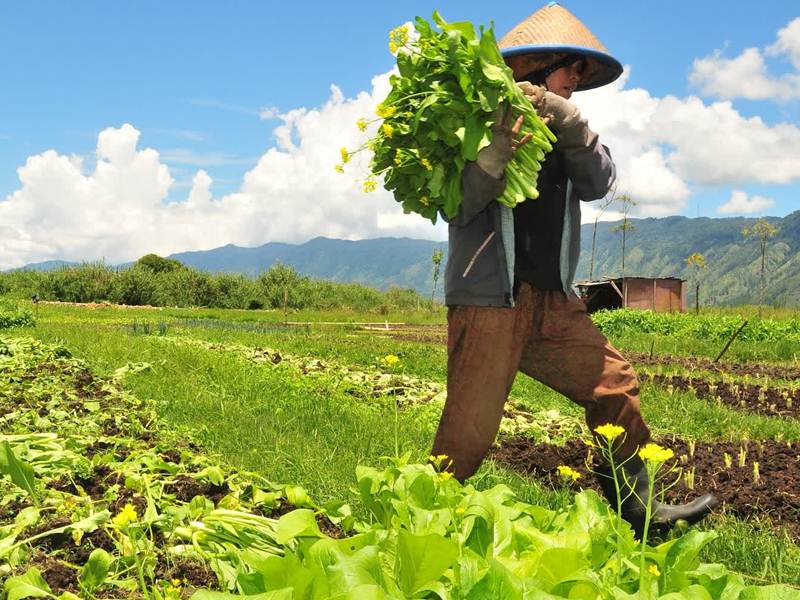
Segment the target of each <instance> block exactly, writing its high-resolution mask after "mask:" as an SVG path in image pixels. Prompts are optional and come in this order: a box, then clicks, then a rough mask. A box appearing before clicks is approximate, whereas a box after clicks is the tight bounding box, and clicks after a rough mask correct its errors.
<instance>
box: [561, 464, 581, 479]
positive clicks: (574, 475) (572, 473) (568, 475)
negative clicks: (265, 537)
mask: <svg viewBox="0 0 800 600" xmlns="http://www.w3.org/2000/svg"><path fill="white" fill-rule="evenodd" d="M558 474H559V475H561V477H563V478H564V479H571V480H572V481H577V480H578V479H580V477H581V474H580V473H578V472H577V471H576V470H575V469H572V468H571V467H568V466H566V465H560V466H559V467H558Z"/></svg>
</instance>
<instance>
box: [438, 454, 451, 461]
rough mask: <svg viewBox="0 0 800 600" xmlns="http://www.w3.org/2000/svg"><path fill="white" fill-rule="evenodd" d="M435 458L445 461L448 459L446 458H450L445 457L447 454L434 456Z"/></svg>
mask: <svg viewBox="0 0 800 600" xmlns="http://www.w3.org/2000/svg"><path fill="white" fill-rule="evenodd" d="M436 458H437V459H438V460H447V459H448V458H450V457H449V456H447V454H437V455H436Z"/></svg>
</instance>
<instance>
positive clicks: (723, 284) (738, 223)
mask: <svg viewBox="0 0 800 600" xmlns="http://www.w3.org/2000/svg"><path fill="white" fill-rule="evenodd" d="M409 218H411V217H409ZM768 220H769V221H770V223H772V224H773V225H775V226H776V227H778V228H779V231H778V233H777V235H776V236H775V237H774V238H772V239H771V240H770V241H769V245H768V251H767V269H768V288H767V291H766V294H765V298H766V300H767V302H768V303H771V304H778V305H785V306H800V211H796V212H794V213H792V214H790V215H788V216H786V217H784V218H769V219H768ZM754 222H755V219H746V218H742V217H737V218H727V219H712V218H696V219H690V218H686V217H667V218H661V219H634V220H632V223H633V230H631V231H629V232H628V236H627V248H626V257H625V272H626V274H627V275H639V276H648V277H651V276H678V277H684V278H687V279H688V278H689V276H690V273H689V269H688V268H687V266H686V257H687V256H689V255H690V254H692V253H694V252H699V253H701V254H703V256H704V257H705V258H706V260H707V262H708V268H707V269H706V273H705V275H704V283H703V292H702V293H701V296H702V297H703V302H704V303H715V304H739V303H744V302H755V301H756V300H757V297H758V295H757V291H758V281H759V266H760V252H759V245H758V242H757V241H756V240H754V239H748V238H744V237H743V236H742V228H743V227H745V226H747V225H752V224H753V223H754ZM617 224H618V222H617V223H609V222H601V223H599V224H598V225H597V247H596V251H595V267H594V276H595V278H599V277H603V276H616V275H619V273H620V270H621V260H620V258H621V237H620V235H621V234H620V233H615V232H614V231H613V228H614V226H615V225H617ZM592 230H593V225H591V224H588V225H584V226H583V227H582V239H581V242H582V243H581V245H582V249H583V252H582V255H581V262H580V265H579V268H578V273H577V278H578V279H579V280H580V279H586V278H588V276H589V261H590V257H591V244H592ZM437 249H441V250H443V251H444V252H445V260H446V252H447V244H446V243H445V242H433V241H430V240H412V239H408V238H377V239H371V240H360V241H347V240H337V239H329V238H323V237H318V238H315V239H313V240H310V241H308V242H306V243H304V244H297V245H295V244H283V243H268V244H264V245H263V246H259V247H256V248H242V247H239V246H234V245H232V244H229V245H227V246H223V247H221V248H215V249H213V250H207V251H199V252H183V253H179V254H173V255H171V256H170V258H174V259H177V260H179V261H181V262H183V263H184V264H186V265H188V266H191V267H195V268H198V269H204V270H208V271H212V272H220V271H227V272H241V273H247V274H250V275H255V274H257V273H259V272H261V271H264V270H266V269H268V268H269V267H270V266H271V265H273V264H275V263H277V262H281V263H283V264H285V265H290V266H292V267H294V268H295V269H296V270H297V271H299V272H300V273H302V274H305V275H311V276H314V277H321V278H325V279H333V280H336V281H355V282H359V283H364V284H367V285H371V286H374V287H378V288H381V289H386V288H388V287H389V286H392V285H395V286H401V287H413V288H415V289H417V290H419V291H420V292H422V293H425V294H426V295H427V294H430V293H431V287H432V273H433V266H432V261H431V255H432V254H433V252H434V251H435V250H437ZM28 268H43V269H47V268H53V265H51V264H47V265H44V264H40V265H28ZM443 271H444V262H443V263H442V273H443ZM436 295H437V297H439V298H441V296H442V278H441V277H440V279H439V285H438V288H437V294H436ZM691 298H692V295H691V294H690V299H691Z"/></svg>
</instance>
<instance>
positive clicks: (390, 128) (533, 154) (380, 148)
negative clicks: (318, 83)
mask: <svg viewBox="0 0 800 600" xmlns="http://www.w3.org/2000/svg"><path fill="white" fill-rule="evenodd" d="M433 21H434V23H435V25H436V26H438V29H436V28H434V26H432V25H431V24H430V23H428V22H427V21H426V20H425V19H422V18H420V17H417V19H416V21H415V23H414V28H415V29H416V32H415V33H414V34H413V35H412V34H411V32H409V31H408V27H407V26H401V27H398V28H396V29H394V30H392V32H391V33H390V35H389V49H390V50H391V51H392V53H393V54H395V55H396V57H397V69H398V74H395V75H392V77H391V79H390V83H391V86H392V88H391V91H390V92H389V95H388V96H387V97H386V99H385V100H384V101H383V102H382V103H381V104H380V105H378V108H377V116H378V119H375V121H380V120H382V123H381V125H380V127H378V128H377V132H376V134H375V136H374V137H373V138H372V139H371V140H369V141H368V142H367V143H366V144H364V146H363V147H362V148H361V149H365V148H369V149H371V150H372V151H373V153H374V154H373V159H372V163H371V174H370V177H369V178H368V179H367V182H370V185H369V186H367V185H365V187H364V190H365V191H372V190H373V189H375V185H374V184H373V183H372V182H375V181H376V179H377V178H380V177H383V178H384V187H385V188H386V189H387V190H390V191H392V192H394V197H395V199H396V200H397V201H398V202H400V203H402V205H403V210H404V211H405V212H406V213H411V212H415V213H418V214H421V215H422V216H424V217H426V218H428V219H430V220H431V221H432V222H434V223H435V222H436V219H437V216H438V215H439V213H440V212H441V213H443V214H444V215H445V216H446V217H447V218H451V217H454V216H455V215H456V213H457V212H458V209H459V206H460V205H461V201H462V192H461V172H462V170H463V169H464V166H465V165H466V163H467V162H468V161H474V160H475V159H476V158H477V156H478V152H480V150H481V149H483V148H484V147H486V146H488V145H489V144H490V143H491V141H492V125H493V124H494V123H495V122H496V120H497V119H498V118H499V115H500V114H501V113H502V111H501V110H499V109H501V108H502V106H507V105H508V104H509V103H510V104H511V106H512V107H513V111H514V114H515V115H523V116H524V122H523V125H522V131H521V133H520V135H522V134H524V133H531V134H532V136H533V137H532V139H531V141H530V142H529V143H527V144H525V145H523V146H520V147H519V148H518V149H517V151H516V152H515V153H514V157H513V159H512V160H511V162H510V163H509V165H508V167H507V168H506V187H505V191H504V192H503V195H502V196H501V197H500V198H498V201H499V202H501V203H503V204H505V205H507V206H515V205H516V204H518V203H519V202H522V201H523V200H525V199H526V198H536V197H537V196H538V193H537V191H536V178H537V173H538V171H539V169H540V163H541V161H542V160H544V157H545V153H546V152H549V151H550V150H552V145H551V143H552V142H554V141H555V139H556V138H555V136H554V135H553V134H552V132H551V131H550V130H549V129H548V128H547V126H546V125H545V124H544V123H543V122H542V120H541V119H540V118H539V116H538V115H537V114H536V111H535V110H534V108H533V106H532V105H531V103H530V101H529V100H528V99H527V98H526V97H525V95H524V94H523V93H522V91H521V90H520V89H519V87H518V86H517V84H516V82H515V81H514V75H513V73H512V71H511V69H510V68H508V67H507V66H506V64H505V62H504V61H503V57H502V56H501V54H500V50H499V49H498V47H497V41H496V39H495V36H494V31H493V30H492V28H491V27H489V28H487V29H484V28H481V29H480V32H479V33H476V31H475V28H474V27H473V25H472V24H471V23H447V22H446V21H445V20H444V19H442V17H441V16H440V15H439V13H438V12H435V13H434V14H433ZM367 124H368V122H367V121H366V120H365V119H360V120H359V121H358V123H357V125H358V128H359V129H360V130H362V131H364V130H365V129H366V127H367ZM357 151H358V150H356V152H357ZM352 154H353V153H352V152H348V151H347V149H344V148H343V149H342V157H343V162H347V160H349V158H350V156H351V155H352ZM339 170H341V165H338V166H337V171H339Z"/></svg>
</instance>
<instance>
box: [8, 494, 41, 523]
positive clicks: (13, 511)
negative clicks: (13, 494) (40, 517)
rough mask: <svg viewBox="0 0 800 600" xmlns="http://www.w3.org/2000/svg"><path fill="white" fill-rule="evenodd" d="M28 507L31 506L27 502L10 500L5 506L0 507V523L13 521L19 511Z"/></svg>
mask: <svg viewBox="0 0 800 600" xmlns="http://www.w3.org/2000/svg"><path fill="white" fill-rule="evenodd" d="M29 506H33V505H32V504H31V503H30V502H28V501H27V500H12V501H11V502H9V503H8V504H6V505H5V506H0V523H2V522H6V521H13V520H14V519H15V518H16V516H17V515H18V514H19V511H21V510H22V509H24V508H28V507H29Z"/></svg>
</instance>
